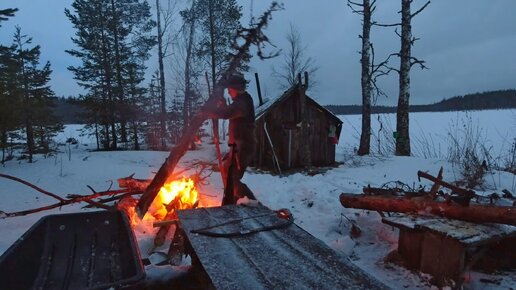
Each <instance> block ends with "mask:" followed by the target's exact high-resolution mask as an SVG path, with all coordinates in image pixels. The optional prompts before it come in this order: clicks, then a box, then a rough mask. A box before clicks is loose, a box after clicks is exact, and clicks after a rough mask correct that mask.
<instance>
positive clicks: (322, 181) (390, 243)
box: [0, 110, 516, 289]
mask: <svg viewBox="0 0 516 290" xmlns="http://www.w3.org/2000/svg"><path fill="white" fill-rule="evenodd" d="M393 117H395V116H394V115H392V114H391V115H389V114H387V115H382V118H383V119H382V120H383V122H384V125H383V130H385V131H387V135H385V136H388V135H389V134H390V135H391V136H392V129H389V128H388V126H387V125H386V124H387V122H391V124H395V121H394V120H392V118H393ZM341 118H342V119H343V121H344V127H343V131H342V135H341V138H340V144H339V145H338V147H337V160H338V161H339V162H340V163H341V164H340V165H338V166H337V167H333V168H325V169H324V170H320V173H318V174H315V175H313V176H310V175H306V174H303V173H293V174H290V175H286V176H278V175H271V174H267V173H262V172H258V171H256V170H253V169H250V170H249V171H248V172H247V173H246V175H245V176H244V180H243V181H244V182H245V183H247V184H248V186H249V187H250V188H251V189H252V190H253V191H254V192H255V194H256V196H257V198H258V199H259V200H260V201H261V202H262V203H263V204H265V205H266V206H268V207H270V208H272V209H280V208H287V209H289V210H290V211H291V212H292V214H293V215H294V217H295V222H296V224H298V225H299V226H301V227H302V228H304V229H305V230H307V231H308V232H309V233H311V234H312V235H314V236H315V237H317V238H319V239H321V240H322V241H324V242H325V243H326V244H327V245H328V246H330V247H331V248H332V249H334V250H335V251H336V252H338V253H340V254H343V255H346V256H348V257H349V258H350V260H351V261H352V262H353V263H355V264H356V265H358V266H359V267H361V268H362V269H364V270H365V271H366V272H368V273H370V274H372V275H374V276H375V277H377V278H378V279H379V280H381V281H382V282H384V283H385V284H387V285H389V286H390V287H392V288H394V289H430V288H431V286H430V284H429V282H428V281H429V279H430V278H429V277H428V275H423V274H421V273H414V272H411V271H408V270H405V269H403V268H401V267H399V266H396V265H393V264H390V263H386V262H384V261H383V258H384V257H386V256H387V254H388V253H389V252H391V251H392V250H394V249H395V248H396V245H397V238H398V232H397V230H396V229H394V228H392V227H390V226H387V225H384V224H382V223H381V219H380V217H379V215H378V214H377V213H376V212H369V211H363V210H354V209H345V208H343V207H342V206H341V204H340V202H339V199H338V197H339V194H340V193H343V192H346V193H361V192H362V188H363V187H364V186H367V185H371V186H373V187H379V186H381V185H383V184H384V183H386V182H389V181H398V180H399V181H402V182H404V183H406V184H408V185H410V186H413V185H415V186H419V185H423V186H429V185H430V183H429V182H427V181H424V180H422V181H421V182H419V181H418V179H417V175H416V172H417V171H418V170H422V171H428V172H429V173H431V174H434V175H435V174H437V172H438V170H439V168H440V167H441V166H443V167H444V179H445V180H448V181H453V180H455V179H456V178H457V175H458V173H457V169H456V168H454V166H452V165H451V164H450V163H448V162H447V161H445V160H443V157H444V156H446V154H447V152H446V149H447V143H446V140H447V132H449V131H453V128H454V127H453V126H452V125H449V124H456V125H460V126H462V123H461V122H462V121H461V120H464V119H465V120H471V121H472V123H473V124H476V125H478V128H480V129H481V131H482V132H483V133H482V134H485V142H486V144H488V145H489V146H492V152H493V154H503V152H505V151H506V152H508V150H509V149H508V148H510V146H511V144H512V142H513V140H514V138H516V134H515V132H516V130H515V129H516V110H501V111H479V112H469V113H457V112H450V113H415V114H411V126H412V128H413V129H412V134H413V135H412V136H414V137H412V138H413V140H424V138H426V140H432V142H426V144H433V145H432V146H433V148H432V150H428V151H429V152H430V151H432V152H439V156H434V157H441V158H433V159H424V158H422V155H424V154H421V155H420V157H395V156H380V155H374V156H366V157H358V156H355V155H354V154H353V149H354V148H357V147H358V136H359V135H358V134H357V133H356V132H355V129H356V130H359V128H360V116H341ZM389 118H390V119H391V120H390V121H387V120H389ZM373 119H374V120H376V119H375V118H373ZM80 127H81V126H80V125H69V126H66V130H65V132H63V133H62V134H61V135H60V136H58V139H59V140H58V142H61V143H64V142H65V141H66V139H68V138H71V137H73V138H76V139H77V140H78V141H79V143H78V144H77V145H71V146H70V147H68V146H69V145H67V144H65V145H63V146H61V147H60V150H61V152H60V153H58V154H57V155H56V156H51V157H47V158H44V157H43V156H37V157H36V162H35V163H34V164H27V163H26V161H25V160H22V161H16V160H11V161H9V162H7V163H6V164H5V166H4V167H0V173H4V174H9V175H13V176H16V177H19V178H22V179H25V180H27V181H29V182H31V183H33V184H35V185H37V186H39V187H41V188H43V189H45V190H48V191H50V192H53V193H56V194H58V195H60V196H63V197H64V196H66V195H67V194H70V193H75V194H89V193H91V192H90V190H89V189H88V188H87V185H89V186H91V187H92V188H94V189H95V190H96V191H102V190H107V189H109V188H111V189H114V188H117V184H116V180H117V179H118V178H121V177H126V176H129V175H131V174H133V173H134V174H135V175H134V176H135V177H136V178H148V179H150V178H152V177H153V176H154V174H155V172H156V171H157V170H158V168H159V167H160V166H161V164H162V163H163V162H164V160H165V158H166V156H168V152H150V151H120V152H92V151H91V149H93V148H94V146H95V145H94V144H93V142H92V141H91V140H90V139H88V138H86V137H81V136H80V134H79V131H78V129H79V128H80ZM378 128H379V126H378V122H377V121H374V122H373V131H374V132H378ZM391 128H392V127H391ZM450 128H452V129H450ZM388 130H390V132H388ZM382 134H383V133H382ZM380 135H381V134H380ZM373 140H374V138H373ZM205 141H206V140H205ZM381 142H383V143H386V142H389V141H388V140H387V137H385V139H381ZM415 143H417V141H414V142H413V144H415ZM420 143H421V142H420ZM423 143H424V142H423ZM375 144H377V143H376V141H374V142H373V146H375ZM381 146H382V145H381ZM437 148H439V149H440V151H438V150H437ZM504 148H505V149H504ZM423 151H424V150H423ZM68 152H71V154H68ZM498 152H500V153H498ZM416 154H417V153H416ZM427 157H428V156H427ZM197 161H205V162H206V161H208V162H212V163H216V156H215V150H214V148H213V145H210V144H209V142H204V143H203V144H202V145H201V146H200V147H199V149H198V150H195V151H189V152H188V153H187V155H186V156H185V157H184V158H183V159H182V160H181V162H180V164H179V166H178V167H179V168H178V169H177V170H176V171H178V170H181V169H186V168H191V167H192V166H193V165H195V164H196V162H197ZM195 170H196V168H193V169H190V170H189V171H187V172H185V174H186V175H189V174H193V173H194V172H195ZM206 181H207V182H206V183H205V184H203V185H201V186H200V188H199V191H200V194H201V204H200V205H201V206H213V205H217V204H218V203H219V202H220V200H221V197H222V181H221V178H220V175H219V174H218V172H213V174H211V175H210V176H209V177H208V178H207V180H206ZM486 182H487V186H486V188H488V189H489V190H490V191H489V193H492V192H493V191H498V192H500V191H501V189H503V188H507V189H509V190H511V191H512V192H515V183H514V182H515V181H514V175H512V174H510V173H506V172H498V171H494V172H493V175H492V178H491V177H488V178H486ZM0 197H1V203H0V210H2V211H5V212H12V211H17V210H23V209H29V208H35V207H39V206H42V205H46V204H49V203H53V202H54V200H53V199H51V198H49V197H47V196H44V195H42V194H41V193H38V192H36V191H34V190H32V189H30V188H28V187H26V186H24V185H21V184H19V183H16V182H14V181H11V180H7V179H0ZM82 206H83V204H75V205H68V206H64V207H62V208H60V209H54V210H50V211H46V212H41V213H36V214H32V215H28V216H23V217H15V218H7V219H2V220H0V232H1V233H2V234H1V235H0V253H3V252H4V251H5V250H7V248H8V247H9V246H10V245H11V244H12V243H13V242H14V241H15V240H16V239H18V238H19V237H20V236H21V235H22V234H23V233H24V232H25V231H26V230H27V229H28V228H29V227H30V226H31V225H32V224H33V223H34V222H36V221H37V220H38V219H39V218H40V217H42V216H44V215H48V214H56V213H68V212H78V211H83V210H84V209H82ZM351 220H353V221H356V222H357V224H358V226H359V227H360V228H361V230H362V234H361V236H360V237H358V238H352V237H351V236H350V229H351V222H350V221H351ZM148 229H149V228H148V227H145V226H142V227H141V228H137V229H136V236H137V239H138V243H139V246H140V249H141V253H142V255H143V256H146V255H147V253H148V251H149V248H150V247H151V244H152V239H153V235H151V234H149V232H148ZM151 258H152V257H151ZM156 269H158V268H156V267H153V268H147V272H148V273H149V274H150V275H149V276H150V277H155V276H160V275H161V274H160V273H161V272H159V271H163V268H159V271H158V270H156ZM468 275H469V277H468V278H469V282H467V283H466V285H465V287H466V289H511V288H512V289H514V288H516V273H514V272H513V273H499V274H497V275H494V276H493V275H490V276H488V278H491V279H495V280H498V281H499V283H500V284H499V285H496V284H485V283H480V282H479V279H480V278H482V277H486V274H481V273H476V272H470V273H468Z"/></svg>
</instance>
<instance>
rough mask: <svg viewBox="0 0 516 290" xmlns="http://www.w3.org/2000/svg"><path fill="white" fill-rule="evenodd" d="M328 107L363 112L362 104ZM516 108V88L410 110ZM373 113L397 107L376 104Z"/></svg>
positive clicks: (339, 111)
mask: <svg viewBox="0 0 516 290" xmlns="http://www.w3.org/2000/svg"><path fill="white" fill-rule="evenodd" d="M326 108H327V109H328V110H330V111H332V112H333V113H334V114H336V115H356V114H361V113H362V106H360V105H328V106H326ZM509 108H516V90H501V91H492V92H483V93H474V94H468V95H465V96H458V97H453V98H450V99H443V100H442V101H440V102H437V103H434V104H430V105H413V106H410V109H409V110H410V112H445V111H467V110H491V109H509ZM372 113H373V114H375V113H376V114H378V113H396V107H388V106H374V107H373V108H372Z"/></svg>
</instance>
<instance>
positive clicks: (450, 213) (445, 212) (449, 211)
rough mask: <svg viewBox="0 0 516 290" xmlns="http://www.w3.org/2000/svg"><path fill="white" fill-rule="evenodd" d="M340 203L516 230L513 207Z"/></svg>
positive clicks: (366, 199) (363, 198)
mask: <svg viewBox="0 0 516 290" xmlns="http://www.w3.org/2000/svg"><path fill="white" fill-rule="evenodd" d="M340 203H341V204H342V205H343V206H344V207H347V208H360V209H369V210H375V211H386V212H402V213H425V214H434V215H438V216H442V217H447V218H451V219H458V220H464V221H470V222H476V223H500V224H508V225H513V226H516V207H508V206H494V205H475V204H470V205H469V206H462V205H459V204H455V203H451V202H439V201H435V200H432V199H429V198H406V197H400V196H392V195H391V196H374V195H363V194H351V193H342V194H341V195H340Z"/></svg>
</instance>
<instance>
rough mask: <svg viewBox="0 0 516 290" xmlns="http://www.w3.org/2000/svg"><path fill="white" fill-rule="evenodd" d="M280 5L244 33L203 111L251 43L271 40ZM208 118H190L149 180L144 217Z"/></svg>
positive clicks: (138, 207)
mask: <svg viewBox="0 0 516 290" xmlns="http://www.w3.org/2000/svg"><path fill="white" fill-rule="evenodd" d="M279 7H280V6H279V5H278V3H277V2H273V3H272V4H271V7H270V8H269V10H267V11H266V12H265V13H264V14H263V15H262V16H261V17H260V21H259V22H258V24H257V25H256V26H255V27H254V28H252V29H248V30H246V31H245V32H247V34H246V35H245V37H244V43H243V44H242V45H241V46H239V47H238V48H237V49H236V50H237V51H236V53H235V54H234V55H233V57H232V59H231V61H230V62H229V64H228V66H227V68H226V70H225V71H224V72H223V73H222V77H221V79H220V80H219V82H218V83H217V86H215V87H214V88H213V94H212V95H211V96H210V98H208V101H207V102H206V103H205V104H204V105H203V106H202V107H201V109H200V111H201V112H204V111H207V109H208V108H210V107H212V106H215V102H216V96H221V95H222V91H223V89H224V86H223V83H222V81H223V80H226V79H228V77H229V76H230V75H231V74H233V73H234V72H235V71H236V69H237V68H238V67H239V66H240V64H241V62H242V60H243V59H244V58H245V57H247V56H248V52H249V48H250V47H251V45H253V44H257V45H260V44H261V43H262V42H264V41H267V38H266V37H265V36H264V35H263V32H262V28H264V27H265V26H266V25H267V22H268V20H269V18H270V16H271V14H272V12H273V11H276V10H278V9H279ZM204 120H205V118H204V117H203V114H197V115H196V116H194V117H193V118H192V120H191V121H190V124H189V126H188V127H187V128H186V129H185V130H184V131H183V135H182V136H181V138H180V139H179V142H178V144H177V145H176V146H174V147H173V148H172V149H171V150H170V154H169V155H168V158H167V159H166V160H165V162H164V163H163V164H162V165H161V167H160V169H159V170H158V172H157V173H156V175H155V176H154V179H152V182H151V183H150V184H149V186H148V187H147V189H146V190H145V192H144V193H143V195H142V197H141V198H140V200H139V201H138V204H137V205H136V212H137V213H138V216H139V217H140V218H143V216H144V215H145V213H147V210H148V209H149V207H150V205H151V203H152V202H153V201H154V199H155V198H156V196H157V195H158V192H159V190H160V189H161V187H162V186H163V185H164V184H165V182H167V179H168V177H169V176H170V175H172V173H173V172H174V168H175V167H176V165H177V163H178V162H179V159H181V157H183V155H185V153H186V150H188V147H189V146H190V144H191V142H192V140H193V139H194V137H195V135H196V134H197V131H198V130H199V128H200V127H201V125H202V123H203V122H204Z"/></svg>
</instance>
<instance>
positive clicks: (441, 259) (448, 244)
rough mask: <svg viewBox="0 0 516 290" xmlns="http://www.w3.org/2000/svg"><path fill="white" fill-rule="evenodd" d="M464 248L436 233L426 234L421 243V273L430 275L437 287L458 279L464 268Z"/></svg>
mask: <svg viewBox="0 0 516 290" xmlns="http://www.w3.org/2000/svg"><path fill="white" fill-rule="evenodd" d="M464 260H465V247H464V245H462V244H460V243H459V242H457V241H456V240H454V239H452V238H449V237H446V236H443V235H441V234H438V233H433V232H426V233H425V236H424V238H423V243H422V253H421V271H422V272H425V273H429V274H432V275H433V276H434V279H435V282H436V284H437V286H444V285H446V280H447V279H454V280H456V279H458V278H459V275H460V274H461V273H462V269H463V268H464Z"/></svg>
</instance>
